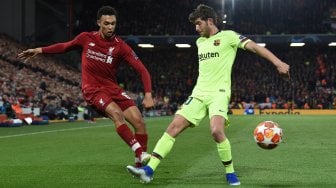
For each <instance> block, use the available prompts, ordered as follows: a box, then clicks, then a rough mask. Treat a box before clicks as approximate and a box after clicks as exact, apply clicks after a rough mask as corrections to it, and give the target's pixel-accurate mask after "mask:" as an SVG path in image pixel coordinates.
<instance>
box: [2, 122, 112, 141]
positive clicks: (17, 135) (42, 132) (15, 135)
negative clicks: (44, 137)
mask: <svg viewBox="0 0 336 188" xmlns="http://www.w3.org/2000/svg"><path fill="white" fill-rule="evenodd" d="M108 126H112V125H98V126H91V127H79V128H71V129H58V130H52V131H40V132H33V133H24V134H14V135H7V136H0V139H2V138H12V137H19V136H28V135H36V134H45V133H54V132H64V131H73V130H81V129H89V128H95V127H108Z"/></svg>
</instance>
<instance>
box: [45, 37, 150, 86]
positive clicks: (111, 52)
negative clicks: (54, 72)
mask: <svg viewBox="0 0 336 188" xmlns="http://www.w3.org/2000/svg"><path fill="white" fill-rule="evenodd" d="M76 47H80V48H82V89H85V88H87V87H95V86H118V83H117V80H116V74H117V69H118V67H119V65H120V63H125V62H126V63H128V64H129V65H131V66H132V67H133V68H134V69H135V70H136V71H137V72H138V73H139V75H141V79H142V83H143V85H144V89H145V92H151V90H152V86H151V78H150V75H149V73H148V71H147V69H146V68H145V66H144V65H143V64H142V62H141V61H140V59H139V58H138V57H137V55H136V54H135V53H134V51H133V50H132V49H131V48H130V47H129V46H128V45H127V44H126V43H125V42H124V41H123V40H122V39H121V38H120V37H117V36H113V37H112V38H110V39H104V38H102V37H101V35H100V34H99V32H97V31H95V32H83V33H80V34H79V35H78V36H76V37H75V38H74V39H73V40H71V41H68V42H64V43H56V44H53V45H50V46H47V47H43V48H42V52H43V53H63V52H67V51H69V50H71V49H73V48H76Z"/></svg>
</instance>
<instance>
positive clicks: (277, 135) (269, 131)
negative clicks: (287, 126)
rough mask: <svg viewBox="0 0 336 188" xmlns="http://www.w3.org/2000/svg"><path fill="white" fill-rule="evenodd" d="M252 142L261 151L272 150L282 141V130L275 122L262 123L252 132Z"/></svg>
mask: <svg viewBox="0 0 336 188" xmlns="http://www.w3.org/2000/svg"><path fill="white" fill-rule="evenodd" d="M253 136H254V140H255V141H256V142H257V144H258V146H260V147H261V148H263V149H274V148H275V147H277V146H278V145H279V143H280V142H281V140H282V129H281V128H280V127H279V125H278V124H277V123H276V122H273V121H264V122H261V123H259V124H258V125H257V127H256V128H255V129H254V132H253Z"/></svg>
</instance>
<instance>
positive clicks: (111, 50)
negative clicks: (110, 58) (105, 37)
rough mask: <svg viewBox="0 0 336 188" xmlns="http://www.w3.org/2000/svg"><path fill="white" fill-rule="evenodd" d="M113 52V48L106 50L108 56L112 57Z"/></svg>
mask: <svg viewBox="0 0 336 188" xmlns="http://www.w3.org/2000/svg"><path fill="white" fill-rule="evenodd" d="M113 50H114V47H110V48H109V50H108V55H112V52H113Z"/></svg>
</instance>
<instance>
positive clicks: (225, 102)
mask: <svg viewBox="0 0 336 188" xmlns="http://www.w3.org/2000/svg"><path fill="white" fill-rule="evenodd" d="M229 101H230V97H229V96H225V95H223V96H216V97H212V98H211V99H209V119H210V120H211V119H212V117H214V116H221V117H223V118H224V120H225V125H229V118H228V110H229V109H228V107H229ZM215 119H217V118H215ZM219 119H220V118H219Z"/></svg>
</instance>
